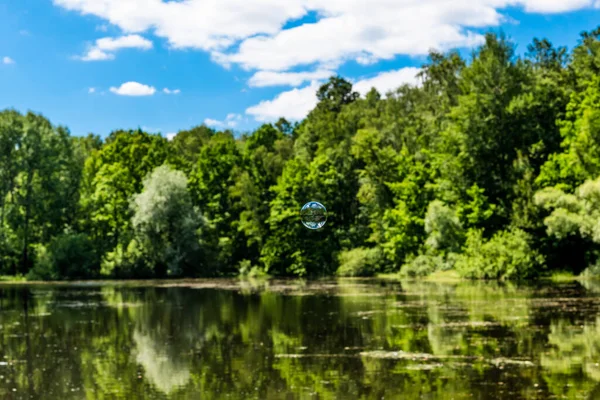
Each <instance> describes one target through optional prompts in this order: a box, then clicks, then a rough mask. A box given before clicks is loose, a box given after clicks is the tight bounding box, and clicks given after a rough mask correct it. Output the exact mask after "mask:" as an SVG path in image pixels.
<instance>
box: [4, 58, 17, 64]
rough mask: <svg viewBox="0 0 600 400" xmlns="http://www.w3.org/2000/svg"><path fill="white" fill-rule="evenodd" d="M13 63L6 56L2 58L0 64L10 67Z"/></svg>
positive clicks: (13, 61)
mask: <svg viewBox="0 0 600 400" xmlns="http://www.w3.org/2000/svg"><path fill="white" fill-rule="evenodd" d="M14 63H15V60H13V59H12V58H10V57H8V56H6V57H3V58H2V64H6V65H11V64H14Z"/></svg>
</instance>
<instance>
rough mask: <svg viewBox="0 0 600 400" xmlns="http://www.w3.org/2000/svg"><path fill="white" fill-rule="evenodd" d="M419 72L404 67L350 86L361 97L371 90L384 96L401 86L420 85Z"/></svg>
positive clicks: (415, 69) (418, 69)
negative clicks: (375, 90) (373, 89)
mask: <svg viewBox="0 0 600 400" xmlns="http://www.w3.org/2000/svg"><path fill="white" fill-rule="evenodd" d="M420 71H421V69H420V68H415V67H406V68H401V69H397V70H395V71H386V72H382V73H380V74H378V75H377V76H375V77H373V78H369V79H363V80H360V81H358V82H356V83H354V84H353V85H352V87H353V88H354V90H355V91H357V92H358V93H360V94H361V95H363V96H364V95H366V94H367V93H368V92H369V90H371V88H375V89H377V91H378V92H379V93H381V94H386V93H388V92H389V91H392V90H395V89H397V88H399V87H400V86H402V85H403V84H409V85H412V86H418V85H419V84H420V81H419V79H418V78H417V74H418V73H419V72H420Z"/></svg>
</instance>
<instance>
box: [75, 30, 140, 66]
mask: <svg viewBox="0 0 600 400" xmlns="http://www.w3.org/2000/svg"><path fill="white" fill-rule="evenodd" d="M151 48H152V42H151V41H149V40H148V39H145V38H143V37H141V36H140V35H127V36H121V37H117V38H112V37H105V38H101V39H98V40H96V43H95V44H94V45H93V46H92V47H90V48H89V49H88V51H87V53H86V54H85V55H83V56H81V57H79V59H80V60H82V61H104V60H113V59H114V58H115V55H114V53H115V52H117V51H118V50H121V49H141V50H149V49H151Z"/></svg>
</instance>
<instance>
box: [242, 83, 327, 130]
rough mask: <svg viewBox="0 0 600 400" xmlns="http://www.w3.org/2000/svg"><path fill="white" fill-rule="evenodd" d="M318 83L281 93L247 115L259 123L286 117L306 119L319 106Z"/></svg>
mask: <svg viewBox="0 0 600 400" xmlns="http://www.w3.org/2000/svg"><path fill="white" fill-rule="evenodd" d="M318 89H319V83H318V82H312V83H311V84H310V85H309V86H306V87H303V88H301V89H292V90H290V91H287V92H283V93H280V94H279V95H278V96H277V97H275V98H274V99H273V100H264V101H261V102H260V103H258V104H257V105H255V106H252V107H250V108H248V109H247V110H246V114H249V115H252V116H254V119H256V120H257V121H261V122H263V121H276V120H278V119H279V118H280V117H284V118H286V119H288V120H291V121H297V120H300V119H302V118H304V117H306V114H308V112H309V111H310V110H312V109H313V108H314V107H315V106H316V105H317V95H316V93H317V90H318Z"/></svg>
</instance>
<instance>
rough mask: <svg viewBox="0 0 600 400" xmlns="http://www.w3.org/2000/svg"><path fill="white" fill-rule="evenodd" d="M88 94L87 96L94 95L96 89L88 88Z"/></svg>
mask: <svg viewBox="0 0 600 400" xmlns="http://www.w3.org/2000/svg"><path fill="white" fill-rule="evenodd" d="M88 93H89V94H92V93H96V88H93V87H91V88H89V89H88Z"/></svg>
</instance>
